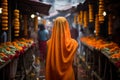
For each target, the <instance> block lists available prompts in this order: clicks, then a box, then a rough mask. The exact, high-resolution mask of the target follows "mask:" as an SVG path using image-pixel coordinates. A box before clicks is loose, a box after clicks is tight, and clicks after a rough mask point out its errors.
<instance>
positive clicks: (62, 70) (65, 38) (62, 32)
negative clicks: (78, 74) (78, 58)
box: [45, 17, 78, 80]
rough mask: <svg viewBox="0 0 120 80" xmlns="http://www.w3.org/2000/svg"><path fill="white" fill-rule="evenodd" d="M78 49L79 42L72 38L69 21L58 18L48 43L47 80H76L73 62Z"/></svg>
mask: <svg viewBox="0 0 120 80" xmlns="http://www.w3.org/2000/svg"><path fill="white" fill-rule="evenodd" d="M77 47H78V43H77V41H76V40H74V39H72V38H71V34H70V29H69V24H68V21H67V19H66V18H64V17H57V18H56V19H55V21H54V25H53V29H52V35H51V38H50V39H49V40H48V41H47V58H46V70H45V71H46V74H45V77H46V79H45V80H75V76H74V70H73V60H74V55H75V53H76V51H77Z"/></svg>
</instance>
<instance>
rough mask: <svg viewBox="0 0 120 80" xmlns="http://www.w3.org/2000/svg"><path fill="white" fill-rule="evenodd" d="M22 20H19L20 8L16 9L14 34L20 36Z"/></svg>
mask: <svg viewBox="0 0 120 80" xmlns="http://www.w3.org/2000/svg"><path fill="white" fill-rule="evenodd" d="M19 29H20V22H19V10H18V9H15V10H14V36H19Z"/></svg>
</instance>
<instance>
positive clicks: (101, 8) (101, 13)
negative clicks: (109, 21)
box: [98, 0, 104, 23]
mask: <svg viewBox="0 0 120 80" xmlns="http://www.w3.org/2000/svg"><path fill="white" fill-rule="evenodd" d="M103 12H104V0H99V11H98V15H99V22H100V23H103V22H104V16H103Z"/></svg>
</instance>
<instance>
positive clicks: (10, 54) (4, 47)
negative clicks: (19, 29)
mask: <svg viewBox="0 0 120 80" xmlns="http://www.w3.org/2000/svg"><path fill="white" fill-rule="evenodd" d="M33 43H34V42H33V40H32V39H24V38H22V39H19V40H15V41H13V42H6V43H2V44H1V45H0V65H1V64H4V63H5V62H6V61H8V60H11V59H13V58H15V57H18V56H19V55H21V54H23V53H24V51H25V50H26V49H28V48H29V47H31V46H32V45H33Z"/></svg>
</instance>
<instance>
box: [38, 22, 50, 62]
mask: <svg viewBox="0 0 120 80" xmlns="http://www.w3.org/2000/svg"><path fill="white" fill-rule="evenodd" d="M38 27H39V30H38V43H39V49H40V60H41V61H42V62H45V60H46V53H47V45H46V41H47V40H48V31H47V30H46V29H45V26H44V25H43V24H39V25H38Z"/></svg>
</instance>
